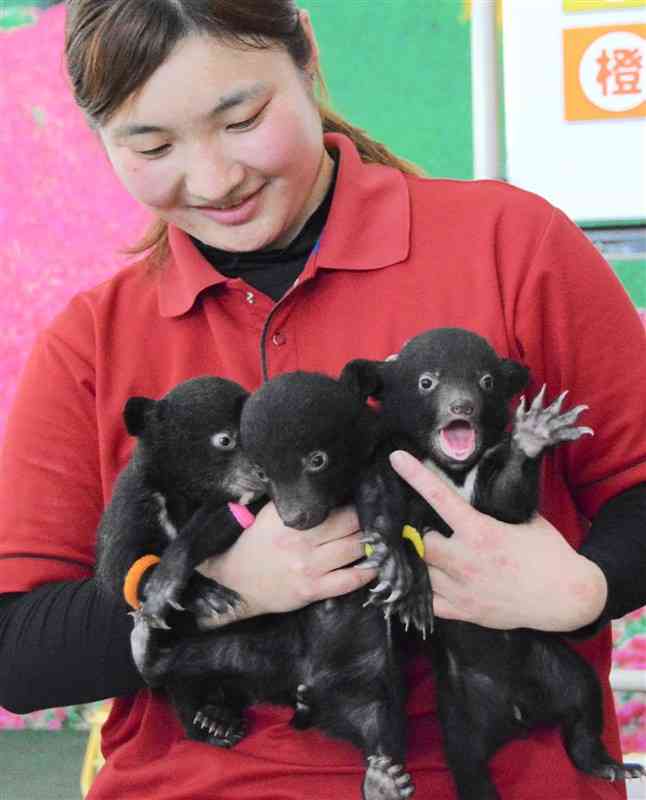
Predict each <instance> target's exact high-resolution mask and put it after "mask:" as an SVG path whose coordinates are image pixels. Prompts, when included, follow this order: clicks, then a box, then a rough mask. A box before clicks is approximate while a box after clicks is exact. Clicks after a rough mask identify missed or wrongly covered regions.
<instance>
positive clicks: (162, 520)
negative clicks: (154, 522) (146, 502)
mask: <svg viewBox="0 0 646 800" xmlns="http://www.w3.org/2000/svg"><path fill="white" fill-rule="evenodd" d="M153 497H154V498H155V500H156V501H157V505H158V506H159V513H158V514H157V519H158V520H159V524H160V525H161V528H162V530H163V531H164V533H165V534H166V536H168V538H169V539H170V540H171V541H173V539H176V538H177V528H176V527H175V526H174V525H173V523H172V522H171V519H170V517H169V516H168V509H167V508H166V498H165V497H164V495H163V494H160V493H159V492H155V494H154V495H153Z"/></svg>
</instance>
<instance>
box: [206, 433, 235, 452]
mask: <svg viewBox="0 0 646 800" xmlns="http://www.w3.org/2000/svg"><path fill="white" fill-rule="evenodd" d="M211 442H212V444H213V447H215V448H216V449H217V450H233V449H235V446H236V440H235V436H232V435H231V434H229V433H226V432H224V431H223V432H222V433H215V434H214V435H213V436H212V437H211Z"/></svg>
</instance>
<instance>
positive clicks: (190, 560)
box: [96, 377, 264, 733]
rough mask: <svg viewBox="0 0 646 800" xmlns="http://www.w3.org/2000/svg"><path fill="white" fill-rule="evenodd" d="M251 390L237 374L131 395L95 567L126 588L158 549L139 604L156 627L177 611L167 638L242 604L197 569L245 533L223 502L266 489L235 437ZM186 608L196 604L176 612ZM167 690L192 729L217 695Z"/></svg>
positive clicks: (106, 580) (103, 579)
mask: <svg viewBox="0 0 646 800" xmlns="http://www.w3.org/2000/svg"><path fill="white" fill-rule="evenodd" d="M246 397H247V393H246V392H245V391H244V390H243V389H242V388H241V387H240V386H238V385H237V384H235V383H232V382H231V381H227V380H224V379H221V378H215V377H201V378H194V379H192V380H189V381H185V382H184V383H181V384H179V385H178V386H176V387H175V388H174V389H173V390H172V391H171V392H169V393H168V394H167V395H166V396H165V397H163V398H162V399H161V400H152V399H149V398H145V397H134V398H131V399H130V400H129V401H128V403H127V404H126V407H125V410H124V419H125V422H126V426H127V429H128V432H129V433H130V434H131V435H132V436H136V437H137V444H136V447H135V450H134V452H133V455H132V457H131V459H130V460H129V462H128V464H127V465H126V467H125V468H124V470H123V471H122V473H121V474H120V475H119V477H118V479H117V482H116V484H115V489H114V493H113V496H112V499H111V501H110V504H109V505H108V507H107V508H106V510H105V512H104V514H103V516H102V519H101V523H100V525H99V530H98V537H97V567H96V574H97V578H98V580H99V583H100V585H101V586H102V588H103V589H104V590H105V591H108V592H110V593H111V594H113V595H114V596H116V597H121V593H122V590H123V584H124V579H125V576H126V573H127V571H128V569H129V568H130V566H131V565H132V564H133V563H134V562H135V561H136V560H137V559H138V558H140V557H141V556H143V555H146V554H154V555H158V556H161V561H160V563H159V564H158V565H157V566H156V567H155V568H154V570H150V571H149V572H147V573H146V575H145V576H144V580H143V581H142V584H141V592H140V596H141V593H142V592H143V600H142V606H141V610H140V611H138V612H137V613H138V616H139V620H140V623H141V624H145V625H149V626H152V627H155V628H167V627H169V626H168V625H167V622H166V618H167V617H168V616H169V615H172V617H173V623H174V624H173V634H172V636H171V637H170V639H171V640H172V639H174V638H176V637H177V635H178V634H179V633H181V632H182V631H183V632H184V633H188V632H194V631H195V624H194V622H195V621H196V622H197V625H198V626H206V627H208V626H209V624H210V620H211V618H212V617H213V615H214V614H215V615H217V614H221V613H231V612H232V611H235V609H236V608H237V606H238V604H239V603H240V598H239V596H238V595H237V594H236V593H235V592H232V591H230V590H229V589H227V588H225V587H223V586H219V585H218V584H217V583H215V582H214V581H210V580H208V579H207V578H205V577H202V576H201V575H199V573H196V572H194V568H195V566H197V564H199V563H200V562H201V561H203V560H204V559H205V558H207V557H208V556H211V555H216V554H217V553H220V552H223V551H224V550H226V549H227V548H228V547H230V546H231V544H232V543H233V542H234V541H235V540H236V538H237V537H238V536H239V535H240V532H241V528H240V526H239V525H238V523H237V522H236V521H235V519H234V518H233V516H232V515H231V513H230V512H229V510H228V508H227V506H226V503H227V501H234V500H235V501H237V500H239V499H241V498H243V499H245V500H246V501H250V500H252V499H253V498H256V497H259V496H260V495H261V494H262V493H263V491H264V487H263V484H262V483H261V482H260V481H259V480H258V478H257V477H256V475H255V472H254V470H253V469H252V465H251V464H250V462H249V461H248V459H247V458H246V457H245V456H244V454H243V453H242V449H241V447H240V443H239V438H240V437H239V425H240V412H241V408H242V404H243V403H244V401H245V399H246ZM183 608H186V609H188V610H189V611H190V612H192V613H191V614H176V613H174V612H175V611H176V610H182V609H183ZM157 635H158V636H162V637H163V636H165V635H163V634H157ZM168 639H169V637H168V636H165V639H164V641H166V640H168ZM169 690H170V693H171V695H172V697H173V700H174V702H175V705H176V706H177V708H178V712H179V714H180V717H181V718H182V720H183V721H184V723H185V725H186V726H187V729H188V731H189V733H190V732H191V730H192V728H193V725H192V720H193V717H194V715H195V713H196V712H197V710H198V708H200V707H201V706H202V705H204V704H205V703H207V701H208V702H210V703H215V696H214V695H213V693H212V692H210V690H208V687H207V686H206V684H204V685H201V684H199V683H198V682H197V681H195V682H192V683H190V684H187V685H186V686H183V687H181V688H180V687H179V686H177V687H169ZM207 690H208V691H207Z"/></svg>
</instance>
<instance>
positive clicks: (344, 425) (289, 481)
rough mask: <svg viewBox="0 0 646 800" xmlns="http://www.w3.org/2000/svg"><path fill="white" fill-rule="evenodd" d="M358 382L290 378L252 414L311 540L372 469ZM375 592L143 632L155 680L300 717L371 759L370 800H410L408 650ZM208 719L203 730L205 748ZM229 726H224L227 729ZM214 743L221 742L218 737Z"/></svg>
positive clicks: (261, 462)
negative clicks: (160, 633) (166, 640)
mask: <svg viewBox="0 0 646 800" xmlns="http://www.w3.org/2000/svg"><path fill="white" fill-rule="evenodd" d="M365 399H366V393H365V392H362V391H361V390H360V387H359V384H358V382H356V381H354V380H352V379H349V380H348V381H347V382H346V381H335V380H333V379H332V378H329V377H327V376H324V375H319V374H312V373H303V372H298V373H290V374H287V375H283V376H280V377H278V378H276V379H274V380H272V381H270V382H268V383H266V384H265V385H263V386H262V387H261V388H260V389H259V390H258V391H257V392H256V393H254V394H253V395H252V396H251V397H250V398H249V399H248V400H247V402H246V403H245V404H244V407H243V410H242V418H241V438H242V443H243V446H244V450H245V453H247V454H248V455H249V456H250V457H251V458H252V459H253V460H254V461H255V462H256V463H257V464H258V468H259V474H261V475H262V477H263V479H264V481H265V485H266V487H267V491H268V494H269V495H270V496H271V498H272V499H273V500H274V502H275V504H276V506H277V509H278V512H279V514H280V515H281V517H282V519H283V520H284V522H285V523H286V524H287V525H289V526H291V527H294V528H297V529H300V530H305V529H308V528H311V527H313V526H315V525H317V524H319V523H320V522H322V521H323V520H324V519H325V517H326V516H327V514H328V513H329V512H330V510H331V509H332V508H334V507H336V506H338V505H339V504H342V503H344V502H348V501H351V500H352V498H353V496H355V495H356V494H357V491H358V487H359V485H360V484H361V483H362V480H363V478H364V470H365V469H370V468H371V467H370V465H371V463H372V460H373V456H374V451H375V447H376V445H377V441H378V438H379V422H378V418H377V416H376V415H375V414H374V412H372V411H371V410H370V408H369V407H368V406H367V405H366V404H365ZM369 598H370V591H369V590H368V589H364V590H359V591H357V592H354V593H352V594H350V595H346V596H343V597H338V598H335V599H333V600H325V601H321V602H315V603H312V604H310V605H308V606H306V607H305V608H303V609H301V610H299V611H293V612H289V613H285V614H277V615H266V616H261V617H256V618H253V619H249V620H246V621H241V622H236V623H234V624H230V625H227V626H225V627H223V628H221V629H220V630H219V631H217V632H214V633H213V634H210V635H203V636H200V637H193V638H192V639H187V640H184V641H183V642H181V643H180V644H178V645H177V646H174V647H169V648H163V647H162V648H159V647H157V646H156V643H155V642H154V641H151V633H152V632H151V630H150V628H149V627H148V626H145V625H143V624H142V625H138V626H137V635H138V636H140V638H141V646H140V647H139V650H140V652H141V653H143V654H145V658H144V660H143V661H142V663H140V664H139V666H140V668H141V670H142V673H143V674H144V676H145V677H146V679H147V680H148V681H149V682H150V683H152V684H155V683H157V682H159V681H162V682H164V683H167V682H168V681H169V680H170V681H171V682H173V683H179V684H181V682H182V681H183V680H185V679H186V677H187V676H188V677H195V678H196V679H200V680H208V682H209V685H210V686H214V685H216V686H218V687H220V689H221V693H222V696H221V698H219V699H218V702H217V706H218V712H219V713H220V714H222V710H223V706H228V718H230V719H232V720H233V721H234V726H235V724H236V721H238V720H240V719H242V718H243V712H244V707H245V706H246V705H248V704H250V703H254V702H271V703H277V704H287V705H291V706H293V707H294V708H295V715H294V719H293V724H294V725H295V727H298V728H304V727H307V726H309V725H313V726H316V727H317V728H319V729H321V730H323V731H325V732H326V733H328V734H329V735H331V736H333V737H337V738H341V739H345V740H347V741H350V742H352V743H353V744H354V745H355V746H357V747H358V748H360V749H361V750H362V752H363V753H364V754H365V756H366V759H367V769H366V776H365V780H364V784H363V793H364V798H365V800H378V799H380V798H381V800H402V798H406V797H409V796H410V795H411V794H412V792H413V788H412V784H411V781H410V778H409V776H408V775H406V774H405V773H404V772H403V767H402V764H403V760H404V751H405V738H406V716H405V711H404V704H405V687H404V681H403V675H402V668H401V664H400V658H401V656H400V652H401V651H400V648H399V647H396V646H393V635H394V634H393V632H391V630H390V624H389V623H388V622H387V621H386V619H385V617H384V614H383V611H382V610H381V609H380V608H378V607H376V606H375V605H372V604H368V602H367V601H368V600H369ZM210 716H212V715H210V714H209V713H208V709H207V713H206V714H205V720H206V722H205V730H206V732H207V741H209V738H208V728H209V727H211V725H212V723H209V717H210ZM225 724H226V723H225ZM214 743H216V744H218V743H220V742H219V741H218V739H217V737H216V740H215V741H214Z"/></svg>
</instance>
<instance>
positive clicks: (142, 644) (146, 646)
mask: <svg viewBox="0 0 646 800" xmlns="http://www.w3.org/2000/svg"><path fill="white" fill-rule="evenodd" d="M131 616H132V618H133V619H134V626H133V628H132V632H131V634H130V649H131V651H132V659H133V661H134V662H135V666H136V667H137V669H138V670H139V673H140V674H141V677H142V678H143V679H144V680H145V681H146V683H147V684H148V685H149V686H152V687H155V686H160V685H161V684H162V683H163V682H164V679H165V677H166V674H167V672H168V669H169V666H170V661H171V657H172V651H171V649H170V648H168V647H161V646H160V644H159V642H158V632H157V631H156V630H155V629H154V628H152V627H151V626H150V625H149V624H148V621H147V620H146V618H145V617H144V615H143V613H142V611H141V609H137V610H136V611H133V612H132V613H131Z"/></svg>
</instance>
